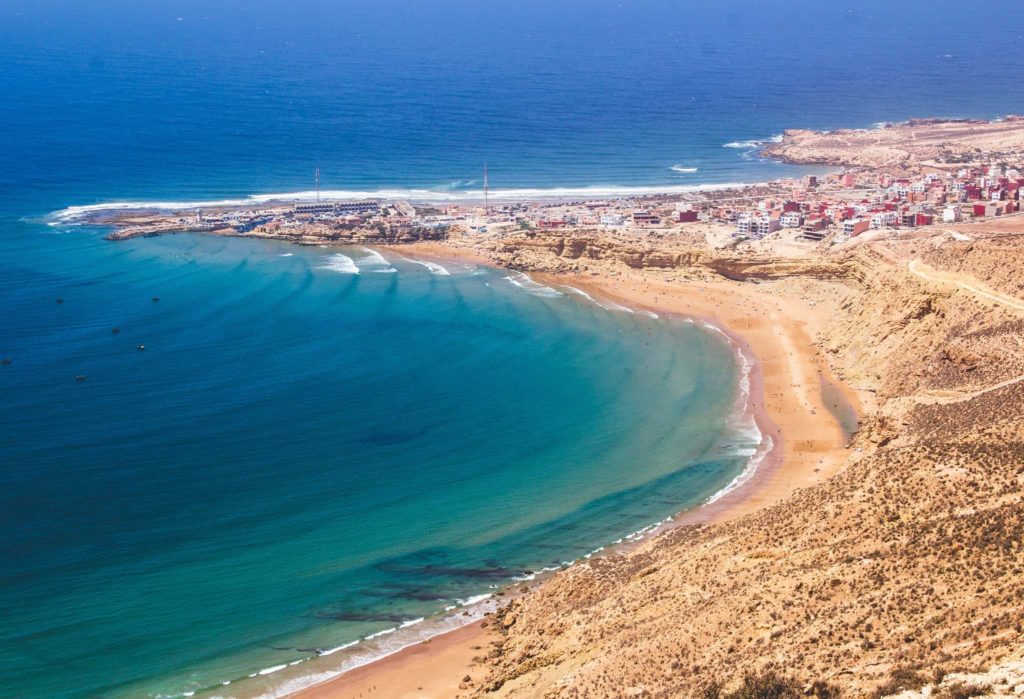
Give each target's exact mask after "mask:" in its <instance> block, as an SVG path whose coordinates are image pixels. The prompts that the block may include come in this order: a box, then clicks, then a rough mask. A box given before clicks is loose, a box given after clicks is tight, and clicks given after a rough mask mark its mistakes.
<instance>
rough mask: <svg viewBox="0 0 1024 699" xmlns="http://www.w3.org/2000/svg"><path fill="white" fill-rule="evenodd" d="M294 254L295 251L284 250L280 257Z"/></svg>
mask: <svg viewBox="0 0 1024 699" xmlns="http://www.w3.org/2000/svg"><path fill="white" fill-rule="evenodd" d="M294 254H295V253H294V252H282V253H281V254H280V255H278V257H291V256H292V255H294Z"/></svg>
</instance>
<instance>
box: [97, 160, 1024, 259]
mask: <svg viewBox="0 0 1024 699" xmlns="http://www.w3.org/2000/svg"><path fill="white" fill-rule="evenodd" d="M1022 189H1024V175H1022V173H1021V170H1020V169H1018V168H1014V167H1009V166H1008V165H1007V164H1006V163H997V164H991V165H986V166H975V167H962V168H959V169H957V170H956V171H950V172H928V173H922V174H919V175H917V176H906V175H893V174H889V173H887V172H884V171H881V172H880V171H878V170H871V169H861V170H854V169H849V170H844V171H840V172H836V173H831V174H827V175H820V176H819V175H808V176H805V177H803V178H800V179H787V180H777V181H773V182H769V183H766V184H759V185H749V186H742V187H730V188H722V189H715V188H709V189H708V190H705V191H700V192H691V193H686V194H681V195H667V194H651V195H644V196H634V197H621V198H608V199H594V200H579V201H557V200H540V201H533V202H522V201H516V202H502V201H495V202H493V203H491V202H489V201H487V200H485V201H474V202H465V203H458V204H444V205H423V204H417V205H415V206H414V205H413V204H411V203H409V202H407V201H377V200H361V201H347V200H339V201H324V200H315V201H300V202H294V203H287V202H281V203H279V204H266V205H264V206H262V207H259V208H256V207H239V208H236V209H232V210H210V209H199V210H195V211H194V212H174V214H172V215H165V214H152V215H145V214H142V215H140V214H139V213H138V212H134V213H130V214H119V215H118V217H117V218H115V219H114V220H113V221H112V223H113V224H114V225H115V226H116V230H115V232H113V233H112V234H111V235H110V236H109V237H110V238H111V239H125V238H131V237H135V236H139V235H157V234H161V233H171V232H185V231H204V232H214V233H219V234H224V235H238V236H247V237H263V238H280V239H286V240H290V241H293V242H296V243H300V244H323V243H326V242H335V243H346V242H351V243H373V242H378V243H392V244H397V243H408V242H417V241H422V240H441V239H444V238H446V237H448V235H449V232H450V231H452V230H458V231H459V232H460V233H464V234H474V233H477V234H489V235H492V236H497V235H501V234H507V233H523V232H526V233H529V232H530V231H557V230H561V231H564V232H576V233H583V232H586V231H594V232H595V233H598V232H602V231H603V232H607V233H612V234H618V235H623V236H639V237H653V238H662V237H672V236H673V235H680V234H685V233H687V231H688V229H692V228H695V227H696V226H698V225H701V224H702V227H700V228H699V231H701V232H702V233H704V235H705V238H706V241H707V242H708V243H709V244H711V245H712V246H713V247H724V246H727V245H729V246H736V245H740V244H742V243H744V242H748V243H756V242H758V241H765V244H770V243H771V242H772V241H783V242H788V243H793V244H797V245H800V244H804V245H811V246H815V245H816V244H817V245H825V246H831V245H835V244H840V243H844V242H846V241H848V240H850V239H851V238H855V237H857V236H859V235H861V234H863V233H865V232H867V231H870V230H906V229H912V228H919V227H924V226H929V225H933V224H952V223H959V222H965V221H972V220H976V219H983V218H990V217H997V216H1006V215H1010V214H1015V213H1017V212H1019V211H1020V206H1021V203H1022V202H1021V193H1022Z"/></svg>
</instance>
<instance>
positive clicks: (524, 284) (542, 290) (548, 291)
mask: <svg viewBox="0 0 1024 699" xmlns="http://www.w3.org/2000/svg"><path fill="white" fill-rule="evenodd" d="M505 279H506V280H507V281H509V282H511V283H512V284H514V285H515V286H518V287H519V288H520V289H522V290H523V291H526V292H527V293H529V294H532V295H533V296H545V297H548V298H554V297H556V296H565V294H563V293H562V292H561V291H558V290H557V289H552V288H551V287H550V286H544V285H543V284H539V283H538V282H535V281H533V279H531V278H530V275H529V274H527V273H526V272H514V273H512V274H510V275H509V276H507V277H505Z"/></svg>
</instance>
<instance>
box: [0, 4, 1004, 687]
mask: <svg viewBox="0 0 1024 699" xmlns="http://www.w3.org/2000/svg"><path fill="white" fill-rule="evenodd" d="M965 12H968V13H969V12H970V11H967V10H965V9H964V7H963V5H962V3H954V2H944V1H942V0H935V1H932V2H927V3H926V2H905V3H884V2H876V1H870V2H860V3H856V4H855V5H854V4H850V5H849V6H845V5H841V4H832V3H827V4H826V3H815V2H809V1H807V2H802V1H796V0H790V1H782V0H780V1H778V2H738V1H726V2H722V3H715V4H714V5H713V6H712V5H711V4H704V3H700V4H698V3H678V2H676V3H668V2H604V1H603V0H597V1H594V2H586V3H583V2H561V3H539V2H532V1H527V2H517V3H471V2H468V0H460V1H458V2H455V1H444V0H442V1H440V2H432V3H421V2H412V1H411V0H407V1H405V2H399V1H397V0H390V1H389V0H384V1H380V0H378V1H377V2H373V3H370V2H341V3H338V2H327V1H326V0H323V1H314V0H306V1H305V2H298V3H295V2H293V3H285V2H283V1H280V0H248V1H246V2H242V1H241V0H215V1H214V2H210V1H204V2H199V1H198V0H179V1H168V2H165V3H136V2H129V1H128V0H96V1H94V2H80V3H68V2H58V1H57V0H34V1H32V2H29V1H27V0H4V1H3V2H0V48H2V50H0V90H2V94H3V95H4V107H3V108H2V109H0V133H2V134H3V136H4V140H3V147H2V148H0V356H2V357H6V358H9V359H10V360H11V361H10V363H9V364H6V365H4V366H0V532H2V537H0V547H2V556H0V582H2V584H0V609H2V610H3V615H4V624H3V626H2V628H0V676H2V680H0V681H2V682H3V686H2V687H0V695H3V696H12V697H25V698H32V697H48V698H49V697H179V696H186V695H189V696H191V695H195V696H252V695H257V694H264V695H267V696H275V695H280V694H281V693H283V692H285V691H286V690H288V689H294V688H297V687H299V686H302V685H303V684H305V683H308V682H310V681H312V680H313V679H316V678H322V677H325V676H328V675H330V674H332V673H336V672H338V671H340V670H341V669H344V668H345V667H351V666H353V665H355V664H358V663H361V662H365V661H366V660H368V659H370V658H372V657H376V656H378V655H380V654H382V653H386V652H389V651H390V650H393V649H394V648H397V647H400V646H401V645H403V644H406V643H410V642H415V641H416V640H417V639H420V638H422V637H425V636H427V635H430V634H431V633H436V632H437V631H438V630H440V629H443V628H448V627H450V626H452V625H454V624H457V623H460V622H461V621H464V620H465V619H467V618H472V615H478V614H481V613H482V611H483V610H485V609H487V608H488V606H487V605H488V604H492V603H493V601H494V598H493V597H490V598H488V597H487V596H488V595H493V594H494V593H495V592H496V591H498V590H500V589H501V588H503V587H504V586H506V585H508V584H510V583H513V582H515V581H517V580H524V579H529V578H531V577H532V576H533V575H535V574H537V573H538V572H542V571H544V570H545V569H554V568H558V567H561V566H563V565H564V564H566V563H568V562H570V561H573V560H577V559H579V558H581V557H583V556H587V555H593V553H594V552H595V551H597V550H598V549H600V548H601V547H606V546H608V545H610V544H612V543H613V542H616V541H619V540H622V539H623V538H624V537H626V536H627V535H630V534H631V533H633V532H637V531H639V530H641V529H644V528H646V527H649V526H650V525H652V524H654V523H656V522H660V521H662V520H664V519H665V518H667V517H670V516H672V515H674V514H675V513H677V512H679V511H680V510H683V509H685V508H687V507H691V506H695V505H698V504H700V503H701V502H703V501H705V500H707V499H708V498H709V497H713V495H714V494H715V493H717V492H719V491H720V490H721V489H722V488H724V487H727V485H728V484H729V483H731V482H732V481H733V479H735V478H736V477H737V475H739V474H741V473H742V472H743V471H744V469H745V468H746V467H747V465H748V459H749V458H750V456H751V454H752V452H753V450H754V447H755V446H756V443H757V439H758V434H757V433H756V430H755V429H754V428H753V426H752V425H751V424H750V422H749V420H746V419H742V418H741V417H740V416H739V415H737V412H736V405H737V399H738V397H741V390H740V386H741V384H742V368H741V365H740V363H738V361H737V355H736V349H735V347H733V346H731V345H730V343H729V342H728V341H727V340H726V339H725V338H724V337H723V336H721V335H720V334H719V333H717V332H714V331H713V330H711V329H709V328H707V327H704V326H703V325H701V324H700V323H699V322H697V323H693V322H686V321H685V320H683V319H672V318H655V317H651V316H650V315H648V314H643V313H639V312H630V309H623V308H620V307H615V306H614V305H612V304H608V303H606V302H603V300H602V299H591V298H589V297H587V296H585V295H583V294H581V293H579V292H578V291H574V290H572V289H568V288H562V287H546V286H543V285H541V284H538V283H537V282H535V281H533V280H531V279H529V278H528V277H524V276H519V275H516V274H514V273H510V272H508V271H499V270H492V269H487V268H483V267H478V266H476V265H471V264H455V263H441V264H440V266H438V264H437V263H436V262H431V261H426V260H417V259H415V258H414V257H411V256H407V255H401V254H398V253H394V252H388V251H384V252H383V254H382V253H380V252H375V251H371V250H368V249H364V248H339V249H327V248H315V247H314V248H305V247H303V248H300V247H295V246H288V245H284V244H280V243H274V242H269V241H255V240H241V239H220V238H212V237H209V236H202V235H176V236H166V237H160V238H142V239H136V240H131V241H126V242H119V243H113V242H108V241H105V240H103V234H104V231H103V230H102V229H96V228H90V227H87V226H82V225H73V222H72V221H69V220H68V217H67V213H68V210H69V207H89V206H97V205H101V206H108V205H117V204H118V203H119V202H208V201H223V200H248V199H250V198H252V197H257V198H258V197H270V196H275V195H278V194H281V193H289V192H303V191H308V190H310V189H312V187H313V172H314V170H315V169H316V168H319V169H320V171H321V173H322V180H323V186H324V189H325V190H328V191H330V192H332V196H353V197H355V196H363V195H379V194H381V193H386V194H392V195H394V196H409V197H412V198H414V199H420V200H430V201H452V200H461V199H472V198H474V197H478V196H479V190H480V187H481V173H482V169H483V165H484V163H487V166H488V170H489V173H490V185H491V187H492V188H493V189H494V190H497V191H498V192H499V193H501V192H503V193H505V195H506V196H513V195H514V194H516V193H519V194H524V193H525V194H529V195H531V196H532V195H540V194H550V195H562V196H575V195H580V196H583V195H585V194H587V193H599V194H600V195H602V196H603V195H614V194H615V193H619V192H630V191H649V190H665V189H671V188H677V189H678V188H690V187H696V186H701V185H708V184H723V183H730V182H759V181H765V180H768V179H772V178H776V177H781V176H788V175H796V174H800V173H802V172H804V170H802V169H800V168H795V167H791V166H786V165H782V164H779V163H771V162H765V161H763V160H760V159H758V158H757V157H756V153H755V146H756V143H757V142H759V141H763V140H766V139H770V138H772V137H774V136H776V135H777V134H779V133H780V132H781V131H782V130H783V129H786V128H792V127H806V128H835V127H841V126H853V127H863V128H871V127H872V125H873V124H874V123H876V122H880V121H885V120H901V119H906V118H909V117H913V116H960V117H969V116H970V117H996V116H1000V115H1003V114H1006V113H1011V112H1020V111H1024V110H1022V108H1021V107H1022V105H1021V102H1020V96H1019V94H1017V93H1016V92H1015V91H1014V90H1013V89H1012V85H1013V80H1014V75H1015V73H1014V71H1016V70H1017V66H1019V65H1021V63H1022V59H1024V41H1022V39H1024V36H1022V30H1021V27H1024V21H1021V20H1024V16H1022V15H1024V9H1022V8H1021V7H1020V6H1018V5H1009V4H1007V5H1006V6H1003V7H1000V8H999V21H987V19H988V18H987V17H979V18H978V21H976V22H975V21H965V16H964V15H965ZM74 210H77V209H72V211H74ZM115 329H116V332H115ZM634 538H635V537H634ZM464 612H466V613H468V614H469V615H470V616H469V617H466V616H463V613H464ZM367 639H368V640H367ZM352 644H355V645H352ZM226 682H227V683H230V684H224V683H226Z"/></svg>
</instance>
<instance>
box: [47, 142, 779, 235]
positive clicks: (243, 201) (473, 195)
mask: <svg viewBox="0 0 1024 699" xmlns="http://www.w3.org/2000/svg"><path fill="white" fill-rule="evenodd" d="M730 147H733V146H730ZM752 184H763V183H758V182H727V183H720V184H688V185H615V184H595V185H588V186H583V187H550V188H543V187H523V188H518V189H492V190H489V192H488V195H489V197H490V199H491V201H492V202H493V201H521V200H542V199H558V200H579V199H605V198H609V197H634V196H644V195H648V194H687V193H690V192H713V191H719V190H723V189H732V188H735V187H743V186H749V185H752ZM319 196H320V200H321V201H353V200H361V199H383V200H406V201H413V202H425V203H443V202H453V203H457V202H476V201H481V200H483V198H484V192H483V190H482V189H457V190H444V189H441V190H437V189H387V188H383V189H372V190H369V189H368V190H354V189H353V190H349V189H336V190H327V191H322V192H320V195H319ZM316 198H317V193H316V192H315V191H300V192H272V193H267V194H251V195H249V196H247V197H242V198H236V199H209V200H202V199H200V200H192V201H176V200H140V201H111V202H104V203H100V204H85V205H79V206H69V207H66V208H64V209H60V210H59V211H55V212H53V213H52V214H50V216H49V218H50V219H51V220H52V221H53V222H55V223H56V224H57V225H67V224H68V223H70V222H73V221H76V220H78V219H81V218H83V217H86V216H88V215H90V214H96V213H103V212H114V211H136V210H154V211H182V210H186V209H202V208H231V207H239V206H254V205H259V204H269V203H276V202H282V203H293V202H302V201H316Z"/></svg>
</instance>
